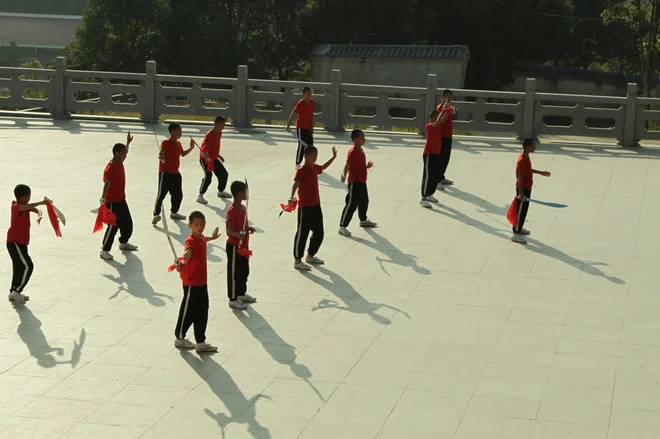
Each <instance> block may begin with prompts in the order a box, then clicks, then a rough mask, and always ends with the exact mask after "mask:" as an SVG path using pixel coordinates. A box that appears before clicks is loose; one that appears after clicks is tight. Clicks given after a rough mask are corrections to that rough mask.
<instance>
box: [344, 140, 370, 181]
mask: <svg viewBox="0 0 660 439" xmlns="http://www.w3.org/2000/svg"><path fill="white" fill-rule="evenodd" d="M346 163H348V164H350V165H351V167H350V168H348V182H349V183H352V182H354V181H358V182H362V183H366V182H367V155H366V154H365V153H364V150H363V149H362V148H360V149H359V150H358V149H357V148H356V147H355V146H354V147H353V148H351V149H350V150H349V151H348V156H346Z"/></svg>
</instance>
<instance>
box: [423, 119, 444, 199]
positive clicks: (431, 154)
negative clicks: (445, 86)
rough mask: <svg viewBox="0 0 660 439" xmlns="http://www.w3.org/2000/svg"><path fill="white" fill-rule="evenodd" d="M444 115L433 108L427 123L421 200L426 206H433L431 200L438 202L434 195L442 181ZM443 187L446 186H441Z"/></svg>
mask: <svg viewBox="0 0 660 439" xmlns="http://www.w3.org/2000/svg"><path fill="white" fill-rule="evenodd" d="M441 123H442V115H441V114H440V112H439V111H437V110H433V111H431V114H429V123H427V124H426V143H425V144H424V154H423V155H422V159H423V161H424V171H423V172H422V200H421V201H420V202H419V204H421V205H422V206H424V207H426V208H429V209H430V208H431V202H433V203H436V202H437V201H438V199H437V198H435V197H434V196H433V194H435V191H436V189H437V188H438V186H439V183H440V162H441V161H442V155H441V153H442V147H441V143H440V142H441V140H440V139H441V138H440V135H441V128H440V125H441ZM440 187H441V188H442V189H444V187H442V186H440Z"/></svg>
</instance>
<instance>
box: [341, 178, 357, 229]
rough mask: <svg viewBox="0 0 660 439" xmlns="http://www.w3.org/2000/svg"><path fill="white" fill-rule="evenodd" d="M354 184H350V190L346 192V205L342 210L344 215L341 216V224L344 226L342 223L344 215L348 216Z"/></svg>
mask: <svg viewBox="0 0 660 439" xmlns="http://www.w3.org/2000/svg"><path fill="white" fill-rule="evenodd" d="M354 186H355V184H352V183H351V184H350V187H351V188H350V189H349V190H348V204H347V205H346V207H345V208H344V214H343V215H342V216H341V224H344V221H345V220H346V215H347V214H348V209H350V205H351V204H352V203H353V187H354Z"/></svg>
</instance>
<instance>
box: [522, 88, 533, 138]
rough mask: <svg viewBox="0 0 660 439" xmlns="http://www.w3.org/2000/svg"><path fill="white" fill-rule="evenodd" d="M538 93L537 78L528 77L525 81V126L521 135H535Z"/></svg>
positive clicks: (525, 136)
mask: <svg viewBox="0 0 660 439" xmlns="http://www.w3.org/2000/svg"><path fill="white" fill-rule="evenodd" d="M535 95H536V79H535V78H527V80H526V81H525V102H524V107H523V108H524V112H523V126H522V130H520V131H519V132H520V134H521V135H520V137H521V138H523V139H526V138H528V137H532V138H533V137H534V134H535V133H534V108H535V106H536V102H535Z"/></svg>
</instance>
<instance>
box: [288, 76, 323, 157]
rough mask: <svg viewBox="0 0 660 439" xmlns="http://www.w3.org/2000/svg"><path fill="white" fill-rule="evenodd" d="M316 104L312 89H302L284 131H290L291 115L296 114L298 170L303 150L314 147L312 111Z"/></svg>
mask: <svg viewBox="0 0 660 439" xmlns="http://www.w3.org/2000/svg"><path fill="white" fill-rule="evenodd" d="M315 108H316V102H315V101H314V99H312V89H311V88H309V87H303V89H302V99H301V100H299V101H298V103H297V104H296V106H295V107H294V109H293V111H291V114H290V115H289V120H288V122H287V124H286V131H287V132H289V131H290V130H291V121H292V120H293V115H294V114H297V115H298V117H297V118H296V137H297V138H298V152H297V153H296V168H299V167H300V166H301V164H302V162H303V158H304V154H305V148H306V147H308V146H313V145H314V109H315Z"/></svg>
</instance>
